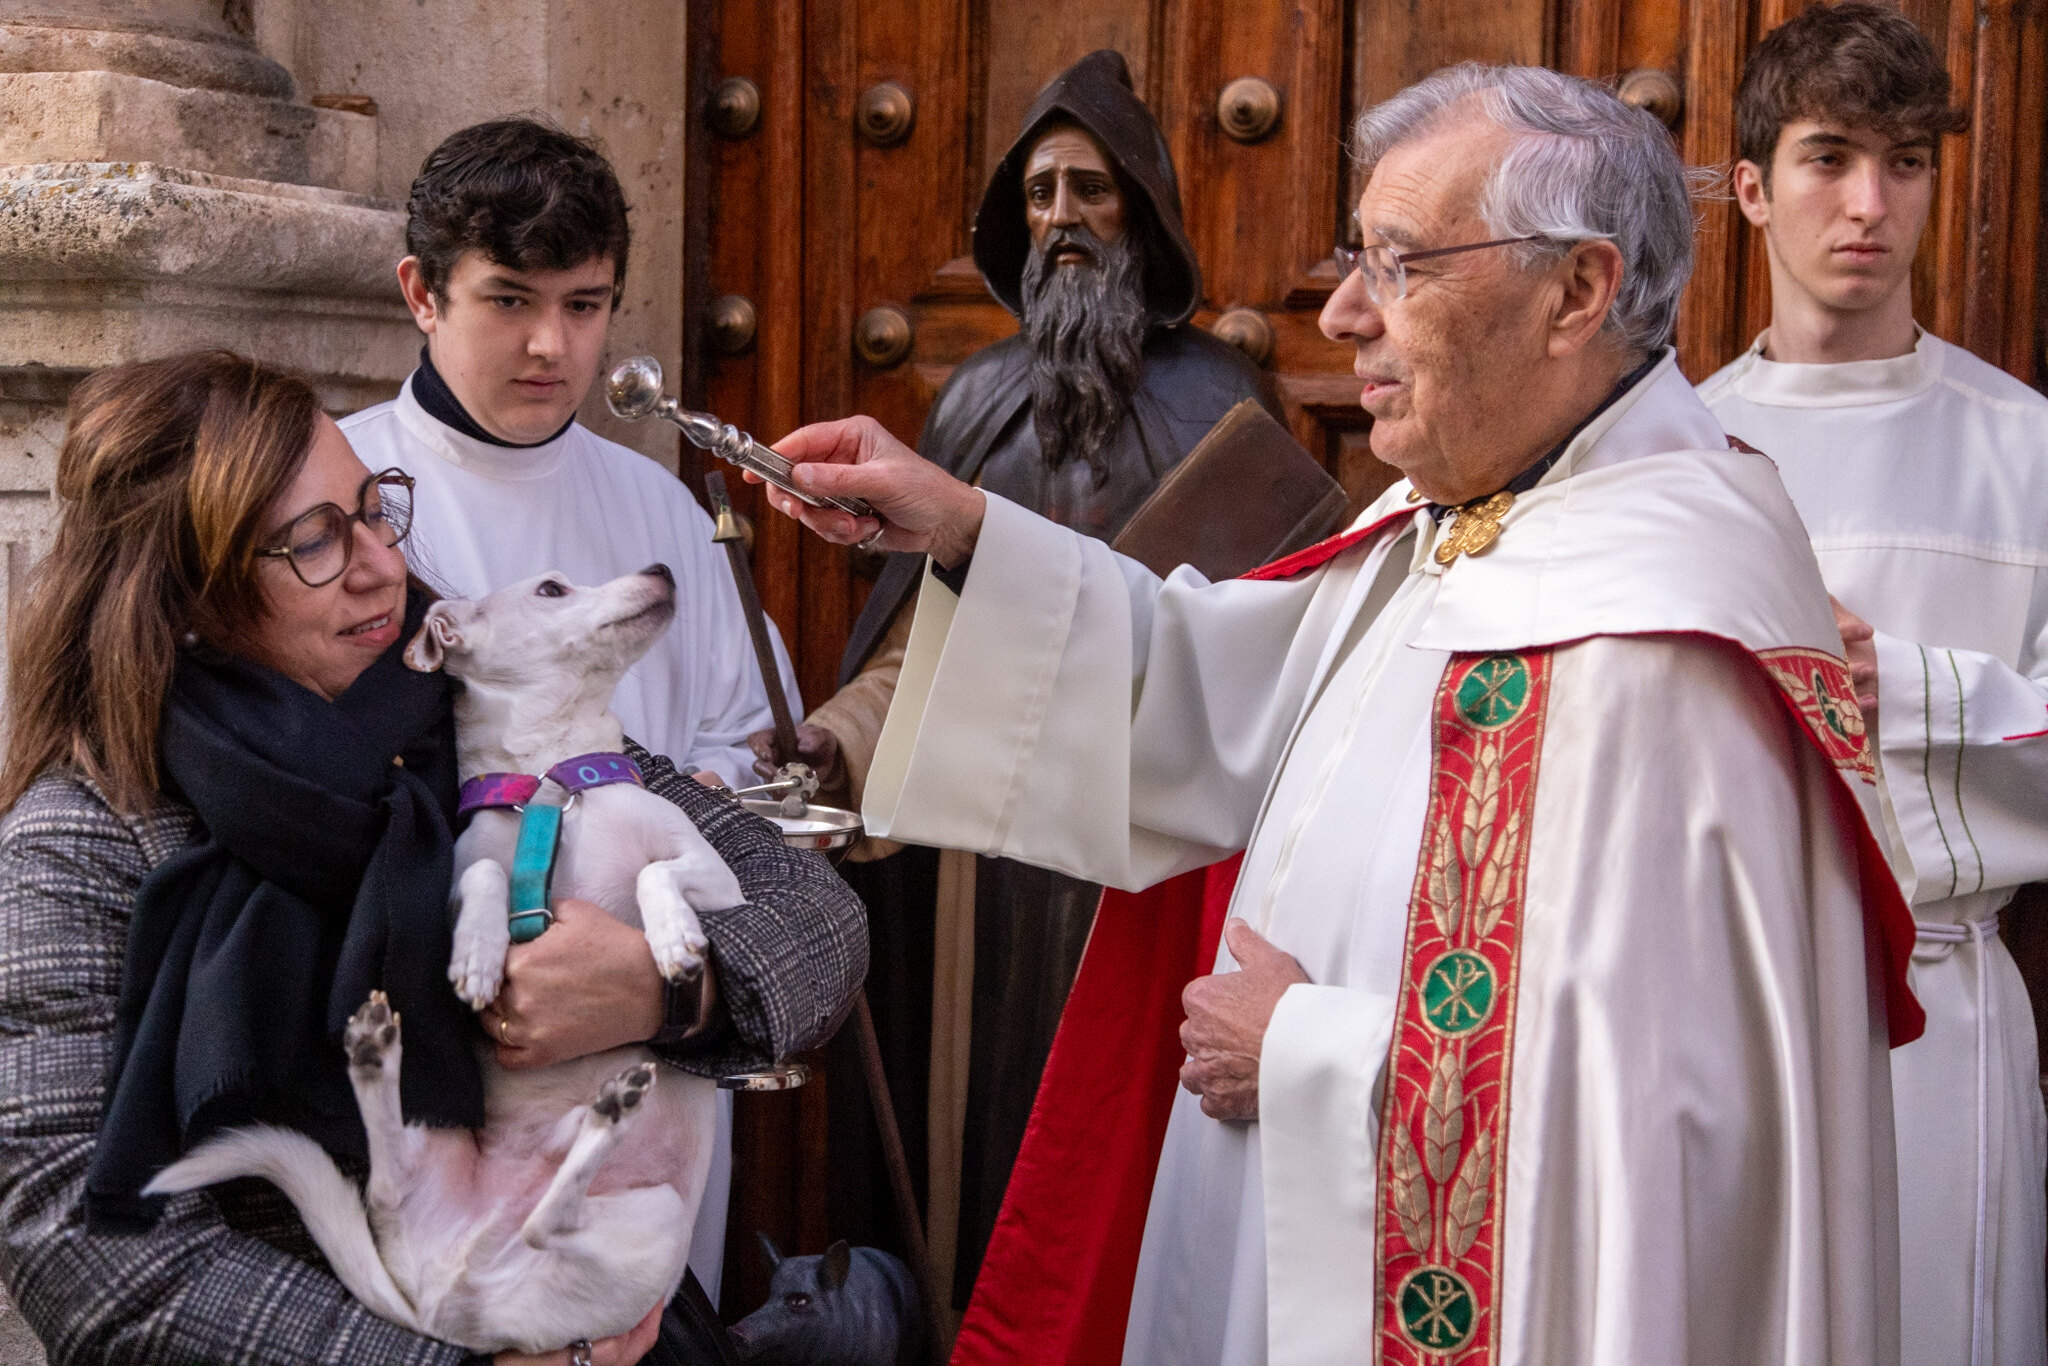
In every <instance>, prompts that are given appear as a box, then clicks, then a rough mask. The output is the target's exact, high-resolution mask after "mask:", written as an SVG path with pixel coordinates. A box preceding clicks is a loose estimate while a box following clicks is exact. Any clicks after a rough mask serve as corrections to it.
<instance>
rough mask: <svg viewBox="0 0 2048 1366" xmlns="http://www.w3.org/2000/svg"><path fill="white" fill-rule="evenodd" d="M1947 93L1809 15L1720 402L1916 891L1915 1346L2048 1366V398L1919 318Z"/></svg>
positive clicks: (1784, 84) (1753, 186)
mask: <svg viewBox="0 0 2048 1366" xmlns="http://www.w3.org/2000/svg"><path fill="white" fill-rule="evenodd" d="M1949 98H1950V95H1949V78H1948V74H1947V72H1945V71H1944V70H1943V69H1942V66H1941V62H1940V59H1939V58H1938V57H1937V55H1936V54H1935V51H1934V48H1933V45H1932V44H1930V43H1929V42H1928V41H1927V39H1926V38H1925V37H1924V36H1923V35H1922V34H1921V33H1920V31H1919V30H1918V29H1917V28H1915V27H1914V26H1913V24H1912V21H1911V20H1909V19H1907V18H1906V17H1905V16H1903V15H1901V14H1900V13H1899V12H1898V11H1897V10H1895V9H1891V8H1889V7H1886V6H1881V5H1877V4H1872V3H1866V2H1865V0H1853V2H1852V3H1849V4H1843V5H1837V6H1833V7H1818V8H1815V9H1811V10H1808V11H1807V12H1806V13H1805V14H1803V15H1801V16H1800V17H1799V18H1797V19H1794V20H1793V21H1792V22H1790V23H1788V24H1786V25H1784V26H1783V27H1781V28H1779V29H1777V30H1775V31H1774V32H1772V33H1771V34H1770V36H1769V37H1767V38H1766V39H1765V40H1764V42H1763V43H1762V45H1761V46H1759V47H1758V49H1757V50H1756V52H1755V53H1754V54H1752V55H1751V57H1750V60H1749V66H1748V69H1747V70H1746V71H1745V73H1744V76H1743V82H1742V86H1741V89H1740V91H1739V93H1738V95H1737V97H1736V120H1737V126H1738V128H1739V130H1740V134H1741V138H1742V153H1743V159H1742V160H1741V161H1740V162H1738V163H1737V165H1736V170H1735V185H1736V192H1737V194H1738V196H1739V198H1740V202H1741V205H1742V210H1743V212H1744V214H1746V215H1747V216H1748V218H1749V220H1750V222H1752V223H1755V224H1756V225H1757V226H1758V227H1760V228H1762V229H1763V240H1764V243H1765V246H1766V250H1767V251H1768V259H1769V261H1770V270H1771V321H1770V327H1769V328H1768V329H1767V330H1766V331H1765V332H1764V333H1763V335H1761V336H1759V337H1758V338H1757V339H1756V343H1755V345H1753V346H1751V347H1750V348H1749V350H1748V351H1747V352H1746V353H1745V354H1744V355H1743V356H1741V357H1740V358H1739V359H1737V360H1736V361H1735V362H1734V363H1733V364H1731V365H1729V366H1727V367H1726V368H1725V369H1723V370H1722V371H1720V373H1718V374H1716V375H1714V376H1713V377H1712V378H1711V379H1709V380H1708V381H1707V382H1706V383H1705V384H1703V385H1701V386H1700V396H1701V398H1703V399H1704V400H1705V401H1706V404H1707V406H1708V407H1709V408H1710V409H1711V410H1712V411H1713V412H1714V414H1715V416H1717V417H1718V418H1720V420H1721V424H1722V426H1724V427H1726V428H1727V429H1728V430H1729V431H1730V432H1731V433H1733V434H1734V435H1736V436H1738V437H1741V438H1743V439H1744V440H1746V441H1748V442H1750V443H1751V444H1753V445H1755V446H1757V447H1759V448H1760V449H1762V450H1764V451H1766V452H1767V453H1769V455H1770V457H1771V458H1772V459H1773V460H1775V461H1776V462H1777V464H1778V467H1779V469H1780V471H1781V472H1782V473H1783V475H1784V479H1785V487H1786V489H1787V491H1788V492H1789V493H1790V494H1791V495H1792V501H1793V503H1794V504H1795V505H1796V506H1797V507H1798V509H1799V513H1800V516H1801V518H1803V519H1804V521H1805V523H1806V526H1807V529H1808V530H1809V531H1810V532H1812V534H1813V544H1814V550H1815V553H1816V554H1817V555H1818V557H1819V559H1820V566H1821V573H1822V575H1823V576H1824V577H1825V579H1826V581H1827V585H1828V588H1829V590H1830V591H1831V592H1832V593H1833V594H1834V595H1835V597H1836V598H1837V599H1838V604H1839V605H1838V608H1837V613H1838V616H1839V617H1840V619H1841V622H1842V633H1843V636H1844V638H1845V639H1846V640H1848V641H1849V660H1850V664H1851V666H1852V670H1853V671H1854V673H1855V676H1856V690H1857V693H1858V694H1859V698H1860V700H1861V701H1862V703H1863V710H1864V713H1865V715H1866V717H1868V718H1870V719H1871V721H1872V723H1873V733H1874V734H1875V735H1876V737H1877V740H1878V744H1877V751H1878V757H1879V767H1880V768H1881V769H1882V771H1883V776H1884V783H1885V791H1886V793H1887V795H1888V798H1889V808H1890V815H1891V824H1890V835H1891V851H1892V862H1893V865H1894V867H1895V869H1896V870H1897V872H1898V875H1899V878H1900V880H1901V882H1902V883H1903V884H1904V887H1905V890H1906V894H1907V896H1908V897H1909V898H1910V899H1911V901H1912V903H1913V913H1914V915H1915V917H1917V919H1918V922H1919V939H1918V943H1917V944H1916V946H1915V949H1914V954H1913V966H1912V981H1913V989H1914V993H1915V995H1916V996H1918V997H1919V999H1920V1001H1921V1003H1922V1004H1923V1005H1924V1006H1925V1007H1926V1009H1927V1015H1928V1024H1927V1033H1926V1035H1925V1036H1924V1037H1923V1038H1921V1039H1920V1040H1919V1042H1917V1043H1914V1044H1913V1045H1911V1046H1910V1047H1907V1048H1902V1049H1900V1050H1899V1051H1898V1052H1897V1053H1895V1054H1893V1056H1892V1100H1893V1104H1894V1106H1895V1122H1896V1125H1897V1131H1898V1143H1899V1243H1900V1255H1901V1258H1902V1264H1901V1272H1902V1274H1901V1282H1902V1284H1901V1292H1902V1294H1903V1296H1904V1298H1903V1300H1902V1301H1901V1316H1902V1320H1903V1324H1902V1331H1903V1339H1902V1341H1903V1347H1904V1359H1905V1360H1906V1362H1908V1363H1909V1366H1963V1364H1967V1366H1993V1363H1998V1364H1999V1366H2018V1364H2019V1363H2029V1364H2037V1363H2040V1362H2043V1361H2048V1302H2044V1288H2043V1282H2044V1265H2043V1262H2044V1257H2048V1249H2044V1242H2048V1208H2044V1205H2048V1201H2044V1197H2043V1177H2044V1168H2048V1116H2044V1114H2043V1111H2042V1104H2041V1090H2040V1085H2039V1077H2040V1067H2039V1060H2038V1049H2037V1043H2036V1040H2035V1038H2034V1017H2033V1012H2032V1010H2031V1009H2030V1007H2029V1003H2028V999H2027V991H2026V987H2025V985H2024V984H2023V983H2022V982H2021V980H2020V975H2019V971H2018V969H2017V968H2016V967H2015V966H2014V964H2013V960H2012V956H2011V955H2010V954H2009V953H2008V952H2007V951H2006V948H2005V944H2004V941H2003V940H2001V939H2000V938H1999V933H1998V926H1999V911H2000V908H2001V907H2003V906H2004V905H2005V904H2006V903H2007V902H2009V901H2010V900H2012V896H2013V892H2014V890H2015V888H2017V887H2018V886H2019V885H2020V884H2021V883H2025V882H2030V881H2036V880H2040V879H2043V878H2048V399H2044V398H2043V397H2041V395H2039V394H2037V393H2035V392H2034V391H2033V390H2031V389H2029V388H2027V387H2026V386H2025V385H2024V384H2021V383H2020V382H2019V381H2018V380H2016V379H2013V378H2012V377H2011V376H2010V375H2007V374H2005V373H2004V372H2003V371H2000V370H1998V369H1996V368H1994V367H1992V366H1990V365H1987V364H1985V363H1984V362H1983V361H1981V360H1979V359H1977V357H1975V356H1973V355H1971V354H1970V353H1969V352H1968V351H1965V350H1962V349H1961V348H1959V347H1955V346H1951V345H1949V344H1948V343H1947V342H1944V341H1942V340H1941V339H1940V338H1938V337H1936V336H1934V335H1933V334H1932V333H1929V332H1926V331H1923V330H1922V329H1920V328H1919V327H1918V326H1916V325H1915V323H1914V321H1913V302H1912V267H1913V256H1914V252H1915V249H1916V248H1917V247H1918V245H1919V242H1920V238H1921V233H1922V231H1923V229H1924V228H1925V227H1926V225H1927V218H1928V210H1929V208H1930V206H1931V204H1932V202H1933V198H1934V183H1935V176H1934V171H1935V161H1936V151H1937V149H1938V146H1939V142H1940V139H1941V137H1942V135H1943V134H1944V133H1948V132H1952V131H1955V130H1956V129H1958V128H1959V127H1960V126H1961V125H1962V122H1963V117H1962V114H1961V111H1958V110H1954V109H1951V108H1950V107H1949Z"/></svg>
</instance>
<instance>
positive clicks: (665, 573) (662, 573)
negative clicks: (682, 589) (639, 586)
mask: <svg viewBox="0 0 2048 1366" xmlns="http://www.w3.org/2000/svg"><path fill="white" fill-rule="evenodd" d="M640 572H641V573H643V574H646V575H649V576H650V577H653V578H657V579H663V580H666V581H667V583H668V586H669V587H670V588H674V587H675V586H676V574H675V571H674V570H673V569H670V568H669V567H668V566H667V565H665V564H650V565H648V566H647V567H646V568H645V569H643V570H641V571H640Z"/></svg>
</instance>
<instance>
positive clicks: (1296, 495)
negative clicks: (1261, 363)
mask: <svg viewBox="0 0 2048 1366" xmlns="http://www.w3.org/2000/svg"><path fill="white" fill-rule="evenodd" d="M1344 505H1345V498H1344V490H1343V488H1342V486H1340V485H1339V484H1338V483H1337V481H1336V480H1335V479H1332V478H1331V477H1330V475H1329V472H1328V471H1326V470H1325V469H1324V468H1323V467H1322V466H1321V465H1320V464H1318V463H1316V458H1315V457H1314V456H1312V455H1310V454H1309V453H1308V452H1307V451H1306V450H1303V449H1302V446H1301V443H1300V442H1299V441H1296V440H1295V439H1294V437H1293V436H1291V435H1290V434H1289V433H1288V431H1287V429H1286V428H1285V427H1283V426H1281V425H1280V424H1279V423H1278V422H1275V421H1274V420H1273V416H1272V414H1270V413H1268V412H1267V411H1266V410H1265V409H1264V408H1262V407H1260V406H1259V403H1258V400H1256V399H1249V398H1248V399H1246V400H1245V401H1244V402H1242V403H1240V404H1238V405H1237V406H1236V407H1235V408H1232V409H1231V410H1230V411H1229V412H1227V413H1225V414H1224V415H1223V420H1222V421H1221V422H1218V423H1217V424H1216V425H1215V426H1214V427H1212V428H1210V429H1209V434H1208V435H1207V436H1205V437H1203V438H1202V439H1201V441H1200V442H1198V443H1197V444H1196V446H1195V448H1194V449H1193V450H1192V451H1189V452H1188V454H1187V458H1186V459H1185V460H1182V461H1181V462H1180V463H1179V464H1178V465H1175V466H1174V467H1173V468H1172V469H1171V470H1169V471H1168V472H1167V475H1166V477H1165V478H1164V479H1162V480H1160V481H1159V487H1158V488H1156V489H1154V490H1152V496H1151V497H1150V498H1147V499H1146V500H1145V502H1144V505H1143V506H1142V507H1140V508H1139V509H1138V510H1137V511H1136V512H1135V513H1133V514H1132V515H1131V520H1130V521H1129V522H1128V523H1126V524H1125V526H1124V529H1123V530H1122V531H1121V532H1119V533H1118V534H1117V538H1116V540H1115V541H1114V542H1112V545H1113V546H1114V548H1115V549H1117V550H1119V551H1121V552H1122V553H1123V554H1126V555H1128V556H1130V557H1131V558H1132V559H1134V560H1136V561H1138V562H1139V563H1140V564H1142V565H1144V566H1145V567H1146V568H1147V569H1150V570H1151V571H1152V572H1153V573H1155V574H1158V575H1160V576H1161V577H1162V578H1163V577H1164V576H1166V575H1167V574H1169V573H1171V572H1172V571H1173V570H1175V569H1177V568H1179V567H1180V566H1181V565H1184V564H1191V565H1193V566H1194V567H1195V568H1197V569H1199V570H1201V571H1202V573H1203V574H1204V575H1206V576H1207V577H1208V578H1209V580H1210V582H1212V583H1213V582H1215V581H1217V580H1219V579H1234V578H1236V577H1237V576H1238V575H1240V574H1244V573H1246V572H1248V571H1250V570H1253V569H1257V568H1258V567H1259V566H1260V565H1262V564H1268V563H1270V562H1272V561H1274V560H1277V559H1279V558H1280V557H1281V556H1282V555H1291V554H1293V553H1294V552H1295V551H1297V550H1300V549H1302V548H1303V547H1304V546H1310V545H1314V544H1315V543H1316V542H1317V541H1320V540H1321V539H1323V537H1325V536H1327V535H1329V534H1330V533H1331V532H1333V531H1335V530H1336V529H1337V527H1338V525H1339V524H1340V523H1341V522H1342V521H1343V520H1344Z"/></svg>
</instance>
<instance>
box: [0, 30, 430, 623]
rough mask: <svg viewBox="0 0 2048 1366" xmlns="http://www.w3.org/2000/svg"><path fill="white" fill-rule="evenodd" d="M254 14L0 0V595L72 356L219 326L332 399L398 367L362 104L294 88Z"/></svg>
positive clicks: (158, 349) (369, 394) (39, 518)
mask: <svg viewBox="0 0 2048 1366" xmlns="http://www.w3.org/2000/svg"><path fill="white" fill-rule="evenodd" d="M252 32H253V19H252V15H251V10H250V3H249V0H225V2H224V3H223V0H0V616H4V613H5V611H6V608H7V605H8V604H9V603H10V602H11V601H12V600H13V599H14V598H15V596H16V595H17V594H18V593H19V591H20V576H21V574H22V573H23V571H24V570H25V569H26V568H27V565H28V564H29V563H30V561H31V560H32V559H33V558H34V556H35V555H36V553H37V552H38V551H39V550H40V549H41V547H42V546H43V545H44V544H45V543H46V541H47V538H48V536H49V534H50V531H51V528H52V524H53V521H54V509H53V507H52V506H51V503H50V499H49V490H50V487H51V481H52V478H53V475H54V467H55V463H56V452H57V448H58V444H59V441H60V440H61V437H62V432H63V409H64V404H65V402H66V400H67V398H68V396H69V394H70V391H71V389H72V387H73V386H75V385H76V384H77V382H78V380H79V379H80V378H82V377H83V376H84V375H86V374H89V373H90V372H92V371H93V370H96V369H99V368H100V367H102V366H106V365H110V364H114V363H116V362H119V361H124V360H133V359H138V358H143V357H149V356H159V355H166V354H170V353H173V352H177V351H182V350H187V349H190V348H194V347H202V346H223V347H228V348H230V349H233V350H236V351H241V352H244V353H246V354H250V355H255V356H259V357H262V358H263V359H265V360H267V361H270V362H272V363H275V364H279V365H286V366H292V367H295V368H297V369H300V370H303V371H305V372H306V373H307V374H309V375H310V376H312V378H313V379H314V381H315V383H316V384H317V385H318V387H319V388H320V390H321V393H322V396H323V398H324V399H325V400H326V402H327V404H328V405H329V406H330V407H331V408H333V409H334V410H336V411H345V410H348V409H352V408H356V407H359V406H361V405H363V404H365V403H370V402H375V401H377V400H379V399H383V398H388V397H390V395H391V394H393V393H395V392H396V386H397V384H398V382H399V380H401V379H402V378H403V377H404V376H405V374H406V372H407V371H408V370H409V369H410V368H411V364H412V356H413V353H414V351H415V350H416V348H417V346H418V342H417V340H416V338H417V333H416V332H415V330H414V329H413V326H412V321H411V319H410V318H409V317H408V316H407V314H406V312H405V309H404V306H403V304H402V302H401V300H400V299H399V295H398V288H397V284H396V281H395V280H394V278H393V275H392V266H393V264H394V263H395V262H396V261H397V259H398V257H399V256H400V255H401V254H402V244H403V240H404V219H403V216H402V215H401V214H399V213H398V212H396V211H395V209H394V208H393V207H392V206H391V205H389V204H387V203H384V202H381V201H379V200H376V199H373V198H371V197H370V192H371V191H372V189H373V187H374V184H375V178H376V167H377V125H376V120H375V118H374V117H373V116H370V115H366V114H362V113H354V112H348V111H345V110H340V109H323V108H315V107H314V106H313V105H311V104H310V103H308V102H306V101H305V100H303V99H301V98H300V97H299V94H298V91H297V89H296V87H295V84H294V81H293V78H292V75H291V73H290V72H289V71H287V70H286V69H285V68H284V67H283V66H281V65H279V64H278V63H277V62H275V61H273V60H271V59H270V58H269V57H267V56H265V55H264V54H263V53H262V52H260V51H258V50H257V47H256V45H255V43H254V42H253V41H252V37H251V35H252Z"/></svg>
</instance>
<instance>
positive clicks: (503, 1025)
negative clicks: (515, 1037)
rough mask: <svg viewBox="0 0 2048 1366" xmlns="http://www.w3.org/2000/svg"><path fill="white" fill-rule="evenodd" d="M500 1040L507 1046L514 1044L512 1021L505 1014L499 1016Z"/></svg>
mask: <svg viewBox="0 0 2048 1366" xmlns="http://www.w3.org/2000/svg"><path fill="white" fill-rule="evenodd" d="M498 1042H499V1043H501V1044H503V1045H505V1047H507V1048H510V1047H511V1046H512V1022H511V1021H510V1020H508V1019H506V1018H505V1017H504V1016H503V1015H500V1016H499V1017H498Z"/></svg>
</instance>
